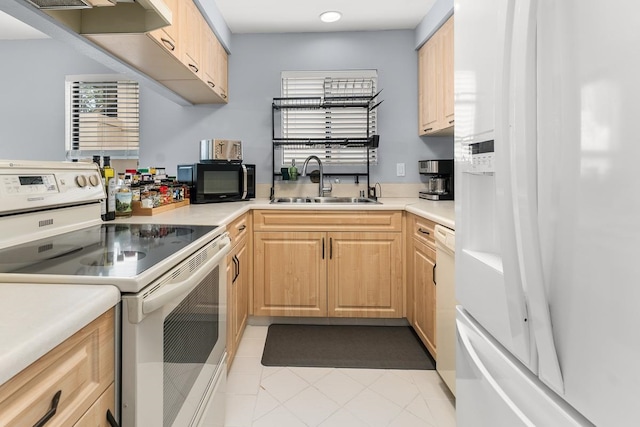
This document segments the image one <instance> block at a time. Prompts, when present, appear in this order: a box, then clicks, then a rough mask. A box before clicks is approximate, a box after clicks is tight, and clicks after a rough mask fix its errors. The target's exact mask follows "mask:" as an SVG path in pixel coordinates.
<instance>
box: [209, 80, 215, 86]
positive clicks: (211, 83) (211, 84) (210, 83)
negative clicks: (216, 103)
mask: <svg viewBox="0 0 640 427" xmlns="http://www.w3.org/2000/svg"><path fill="white" fill-rule="evenodd" d="M207 83H208V84H209V86H211V87H212V88H214V87H216V85H215V83H213V82H212V81H211V80H207Z"/></svg>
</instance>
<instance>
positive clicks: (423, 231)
mask: <svg viewBox="0 0 640 427" xmlns="http://www.w3.org/2000/svg"><path fill="white" fill-rule="evenodd" d="M418 231H419V232H420V233H422V234H426V235H427V236H428V235H430V234H431V233H430V232H429V231H428V230H423V229H422V227H420V228H418Z"/></svg>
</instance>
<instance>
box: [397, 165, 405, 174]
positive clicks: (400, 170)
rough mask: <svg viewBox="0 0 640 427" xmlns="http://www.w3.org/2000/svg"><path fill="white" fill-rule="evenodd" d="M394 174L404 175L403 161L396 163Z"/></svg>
mask: <svg viewBox="0 0 640 427" xmlns="http://www.w3.org/2000/svg"><path fill="white" fill-rule="evenodd" d="M396 175H397V176H404V163H396Z"/></svg>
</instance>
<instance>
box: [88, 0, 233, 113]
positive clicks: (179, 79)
mask: <svg viewBox="0 0 640 427" xmlns="http://www.w3.org/2000/svg"><path fill="white" fill-rule="evenodd" d="M164 2H165V4H166V5H167V6H168V7H169V9H170V10H171V13H172V23H171V25H169V26H165V27H163V28H160V29H156V30H153V31H150V32H147V33H143V32H139V33H132V32H129V33H95V34H83V35H84V36H85V37H86V38H88V39H89V40H91V41H93V42H94V43H96V44H97V45H99V46H101V47H102V48H104V49H105V50H107V51H109V52H110V53H112V54H113V55H115V56H117V57H119V58H120V59H122V60H124V61H125V62H127V63H128V64H130V65H131V66H133V67H134V68H136V69H138V70H140V71H142V72H143V73H145V74H147V75H148V76H149V77H151V78H152V79H154V80H157V81H158V82H159V83H161V84H162V85H164V86H166V87H167V88H169V89H171V90H172V91H174V92H175V93H177V94H178V95H180V96H182V97H183V98H184V99H186V100H187V101H189V102H191V103H193V104H220V103H227V102H228V92H227V52H226V51H225V50H224V48H223V47H222V44H221V43H220V42H219V40H218V39H217V37H216V36H215V34H214V33H213V31H212V30H211V28H210V27H209V25H208V23H207V22H206V20H205V19H204V17H203V16H202V14H201V13H200V10H199V9H198V8H197V6H196V5H195V3H194V2H193V0H164ZM222 53H224V55H222ZM212 70H213V71H212ZM223 71H224V74H222V73H223Z"/></svg>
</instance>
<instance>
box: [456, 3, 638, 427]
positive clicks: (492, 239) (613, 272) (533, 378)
mask: <svg viewBox="0 0 640 427" xmlns="http://www.w3.org/2000/svg"><path fill="white" fill-rule="evenodd" d="M454 13H455V15H456V23H455V103H456V104H455V106H456V110H455V116H456V123H455V159H456V163H455V167H456V172H455V173H456V176H455V183H456V189H455V192H456V298H457V300H458V303H459V306H458V307H457V313H456V314H457V318H456V327H457V344H456V345H457V348H456V390H457V395H456V410H457V419H458V425H459V426H460V427H468V426H472V427H484V426H490V427H496V426H508V427H514V426H541V427H546V426H550V427H556V426H574V425H587V426H589V425H596V426H603V427H605V426H615V427H620V426H638V425H640V3H638V2H635V1H631V0H626V1H625V0H611V1H606V2H604V1H595V0H455V8H454Z"/></svg>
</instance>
